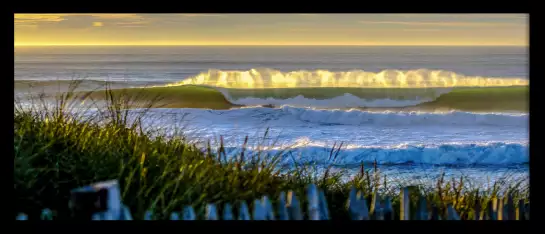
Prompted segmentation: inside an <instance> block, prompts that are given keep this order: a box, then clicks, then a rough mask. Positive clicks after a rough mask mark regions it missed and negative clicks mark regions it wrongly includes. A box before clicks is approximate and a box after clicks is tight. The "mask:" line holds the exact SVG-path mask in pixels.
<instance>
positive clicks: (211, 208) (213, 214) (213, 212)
mask: <svg viewBox="0 0 545 234" xmlns="http://www.w3.org/2000/svg"><path fill="white" fill-rule="evenodd" d="M205 218H206V220H218V211H217V209H216V205H214V204H208V205H206V212H205Z"/></svg>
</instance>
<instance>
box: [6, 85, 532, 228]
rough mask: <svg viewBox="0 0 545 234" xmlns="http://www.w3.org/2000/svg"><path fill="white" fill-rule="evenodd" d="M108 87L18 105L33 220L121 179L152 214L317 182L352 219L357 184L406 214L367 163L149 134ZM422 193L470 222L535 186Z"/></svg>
mask: <svg viewBox="0 0 545 234" xmlns="http://www.w3.org/2000/svg"><path fill="white" fill-rule="evenodd" d="M104 92H105V95H106V97H108V98H107V105H106V107H103V108H102V110H103V111H100V112H95V113H94V114H84V112H82V111H73V110H74V109H73V107H74V106H76V105H78V104H79V103H80V102H81V100H82V99H86V98H88V97H87V96H85V95H83V96H78V97H76V96H75V95H76V94H75V93H74V92H67V93H65V94H63V95H60V96H58V97H57V98H56V102H55V105H53V108H48V106H47V105H46V102H45V99H44V98H42V99H41V102H38V103H35V104H34V105H33V106H32V108H28V107H23V106H21V105H19V104H21V103H19V102H16V103H15V104H16V107H15V109H14V110H15V111H14V150H15V159H14V188H15V195H16V201H14V204H15V206H16V207H15V208H16V212H24V213H26V214H28V215H29V216H30V217H31V218H32V217H36V216H38V215H39V213H40V212H41V210H42V209H44V208H50V209H52V210H53V211H54V212H55V216H56V219H65V218H68V217H69V216H70V212H69V210H68V199H69V195H70V190H71V189H73V188H76V187H79V186H84V185H87V184H90V183H94V182H99V181H104V180H111V179H118V180H119V182H120V186H121V190H122V199H123V202H124V203H125V204H126V205H127V206H128V207H129V208H130V210H131V212H132V213H133V215H134V217H143V215H144V212H145V211H146V210H153V211H154V212H155V213H158V214H159V215H160V216H162V217H163V218H167V217H168V214H170V212H172V211H180V210H181V209H182V208H183V207H184V205H193V207H195V208H196V209H197V212H198V215H201V216H202V214H203V212H204V205H205V204H207V203H216V204H218V205H219V206H218V207H222V206H221V204H223V203H225V202H230V203H231V204H238V203H237V201H241V200H246V201H247V202H248V204H252V201H253V200H255V199H259V198H261V197H262V196H263V195H269V197H278V195H279V193H280V192H282V191H287V190H293V191H294V192H295V193H296V194H298V197H299V198H301V200H303V205H304V204H305V201H304V200H305V199H304V198H305V196H304V194H305V187H306V185H307V184H309V183H314V184H316V185H317V186H318V187H319V188H321V189H323V190H324V191H325V193H326V197H327V199H328V204H329V209H330V212H331V213H330V214H331V216H332V218H333V219H347V218H348V213H347V212H346V201H347V198H348V196H349V191H350V189H351V188H352V187H356V188H358V189H360V190H362V191H364V194H366V195H367V196H368V198H369V199H370V195H371V194H372V193H373V192H374V191H378V189H381V188H386V190H380V191H387V192H384V193H388V194H383V195H389V196H391V197H392V198H393V201H392V202H393V207H394V209H395V210H396V211H395V214H396V216H397V215H398V214H399V211H397V209H398V206H397V204H398V203H399V198H398V196H396V195H395V193H396V192H398V191H399V185H397V184H392V183H390V184H386V183H385V182H384V181H386V180H385V178H383V177H381V176H380V173H379V172H378V170H376V169H373V168H370V169H364V168H363V167H362V168H361V172H360V173H359V174H358V175H355V176H353V177H352V179H350V180H349V181H343V180H341V176H342V175H343V173H344V172H343V171H337V172H332V171H331V170H329V169H328V170H327V171H326V172H325V173H321V174H320V175H318V174H316V173H315V171H314V169H313V168H312V167H311V166H308V167H307V166H305V167H297V168H295V169H289V170H290V171H286V169H285V168H281V167H280V166H279V165H278V164H277V161H276V160H274V159H273V160H265V159H264V158H265V157H259V156H261V155H260V154H259V153H254V154H253V155H244V153H241V154H240V155H238V157H236V158H233V159H226V158H225V153H224V151H223V147H220V149H219V150H217V151H215V150H214V151H212V150H211V149H210V148H208V149H205V150H202V149H200V148H198V147H196V146H195V145H193V144H191V143H188V142H187V141H186V140H185V139H184V138H183V137H165V136H164V135H160V134H157V133H153V132H150V131H147V130H146V131H144V130H143V129H142V128H141V125H140V123H141V121H140V120H141V117H142V116H139V117H136V118H135V119H134V120H130V119H129V117H128V116H129V114H128V113H129V112H128V111H127V109H128V108H127V107H129V105H128V104H129V103H130V100H128V98H126V97H123V96H122V95H113V93H112V92H110V90H108V89H107V90H105V91H104ZM91 101H92V100H91ZM131 105H132V106H131V107H134V105H133V104H131ZM141 107H144V108H150V107H152V105H151V103H148V104H143V106H141ZM152 134H153V135H154V136H153V137H151V135H152ZM243 147H244V146H243ZM338 153H339V152H338V149H337V150H332V158H333V159H334V158H335V155H338ZM273 158H274V157H273ZM519 182H520V181H519ZM412 190H413V191H411V194H412V196H419V195H422V196H425V197H426V198H428V200H429V201H433V202H435V204H436V205H437V206H438V207H439V208H440V209H441V211H442V213H444V209H445V208H446V205H447V204H449V203H452V204H454V207H455V208H456V210H457V211H458V213H459V214H460V216H461V217H462V219H468V218H469V219H472V218H473V216H474V213H473V209H472V208H473V206H474V204H475V202H476V201H477V200H479V201H480V203H481V204H483V209H484V208H486V204H487V201H488V200H489V199H490V198H491V197H494V196H496V195H497V194H498V193H499V192H500V191H504V192H510V193H512V194H513V196H514V197H515V199H516V200H518V199H520V198H523V199H527V198H528V190H527V188H525V187H522V186H521V184H520V183H518V182H517V181H512V183H509V184H502V185H501V186H500V184H497V185H495V186H494V188H493V189H490V190H487V191H479V190H478V189H471V188H469V189H468V188H467V185H466V184H465V181H464V180H463V178H459V179H455V180H454V179H453V180H450V179H448V180H447V179H445V178H443V177H442V178H440V179H439V181H438V183H437V186H436V188H434V189H433V190H429V189H424V187H423V186H415V187H412ZM411 201H418V199H413V198H411ZM368 204H370V203H368ZM412 205H413V206H416V204H412ZM159 218H161V217H159Z"/></svg>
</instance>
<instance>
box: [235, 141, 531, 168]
mask: <svg viewBox="0 0 545 234" xmlns="http://www.w3.org/2000/svg"><path fill="white" fill-rule="evenodd" d="M227 151H228V152H229V155H230V156H231V157H235V156H236V155H237V154H239V153H240V148H228V149H227ZM254 151H255V150H254ZM262 151H264V152H267V153H268V154H269V155H272V156H278V155H281V156H282V163H283V164H288V165H290V164H304V163H317V164H329V163H332V164H334V165H337V166H350V165H358V164H359V163H362V162H363V163H373V162H374V161H375V160H376V162H377V163H379V164H390V165H396V164H408V163H409V164H433V165H457V166H468V165H471V166H477V165H482V166H486V165H509V164H524V163H528V162H529V154H528V144H520V143H502V142H496V143H487V144H444V145H400V146H395V147H363V146H359V147H358V146H352V147H346V148H342V149H341V151H340V153H339V156H338V157H337V159H336V160H335V161H334V162H331V161H329V160H330V159H329V156H330V152H331V147H325V146H312V145H311V146H299V147H296V148H293V149H290V150H278V149H270V150H262ZM246 152H248V153H249V154H251V153H252V152H253V151H252V150H249V151H248V150H247V151H246Z"/></svg>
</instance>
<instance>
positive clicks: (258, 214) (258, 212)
mask: <svg viewBox="0 0 545 234" xmlns="http://www.w3.org/2000/svg"><path fill="white" fill-rule="evenodd" d="M253 220H265V210H264V207H263V204H261V201H260V200H259V199H256V200H255V201H254V211H253Z"/></svg>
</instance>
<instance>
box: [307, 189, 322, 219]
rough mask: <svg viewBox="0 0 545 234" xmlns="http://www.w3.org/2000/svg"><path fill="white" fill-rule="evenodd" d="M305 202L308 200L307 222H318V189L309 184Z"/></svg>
mask: <svg viewBox="0 0 545 234" xmlns="http://www.w3.org/2000/svg"><path fill="white" fill-rule="evenodd" d="M307 200H308V219H309V220H320V207H319V206H320V205H319V199H318V189H317V188H316V185H314V184H311V185H309V187H308V189H307Z"/></svg>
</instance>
